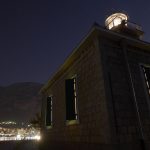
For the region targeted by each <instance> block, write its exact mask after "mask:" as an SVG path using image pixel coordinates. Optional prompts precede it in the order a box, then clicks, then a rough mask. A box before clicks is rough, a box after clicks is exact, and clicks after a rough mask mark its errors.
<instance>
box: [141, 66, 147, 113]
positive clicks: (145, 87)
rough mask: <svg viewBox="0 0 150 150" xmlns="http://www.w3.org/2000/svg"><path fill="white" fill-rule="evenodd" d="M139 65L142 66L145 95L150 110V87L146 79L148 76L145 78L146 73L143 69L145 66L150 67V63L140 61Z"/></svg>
mask: <svg viewBox="0 0 150 150" xmlns="http://www.w3.org/2000/svg"><path fill="white" fill-rule="evenodd" d="M139 66H140V73H141V77H142V83H143V87H144V93H145V96H146V101H147V104H148V109H149V111H150V91H149V90H150V88H149V89H148V86H147V83H146V82H147V81H146V78H145V73H144V70H143V67H147V68H149V69H150V65H147V64H143V63H140V64H139Z"/></svg>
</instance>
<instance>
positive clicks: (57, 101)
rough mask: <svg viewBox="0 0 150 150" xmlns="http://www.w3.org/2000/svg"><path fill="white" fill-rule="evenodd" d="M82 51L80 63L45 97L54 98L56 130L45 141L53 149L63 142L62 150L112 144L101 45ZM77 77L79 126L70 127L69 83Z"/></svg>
mask: <svg viewBox="0 0 150 150" xmlns="http://www.w3.org/2000/svg"><path fill="white" fill-rule="evenodd" d="M78 51H79V55H78V57H77V59H76V61H74V62H73V63H72V64H70V66H69V67H68V68H67V69H66V70H65V71H64V73H63V74H62V75H61V76H60V77H59V78H58V79H57V80H56V81H55V82H54V83H53V84H52V85H51V86H50V87H49V88H48V89H47V91H46V93H45V94H46V95H47V96H48V95H53V126H52V128H51V129H45V130H44V131H43V137H44V138H45V140H46V139H48V141H53V142H52V144H51V145H53V143H59V142H60V143H61V145H62V146H63V144H65V143H67V145H69V143H70V145H72V143H76V145H84V146H85V145H86V146H87V145H88V144H94V143H95V144H96V143H97V144H98V143H99V144H102V145H103V144H108V143H110V141H111V139H110V138H111V136H110V126H109V122H108V113H107V108H106V100H105V90H104V80H103V74H102V66H101V63H100V51H99V47H98V41H97V40H93V41H91V42H90V43H88V45H86V46H84V47H82V48H81V49H79V50H78ZM74 75H77V88H78V89H77V99H78V110H79V123H78V124H74V125H66V120H65V118H66V116H65V115H66V112H65V110H66V108H65V80H66V79H68V78H71V77H72V76H74ZM62 143H63V144H62ZM54 145H55V146H56V145H58V144H54ZM73 145H74V144H73ZM84 146H83V147H84ZM81 147H82V146H81Z"/></svg>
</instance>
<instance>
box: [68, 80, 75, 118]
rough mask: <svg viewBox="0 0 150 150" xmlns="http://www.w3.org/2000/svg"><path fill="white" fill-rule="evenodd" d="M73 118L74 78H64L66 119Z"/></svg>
mask: <svg viewBox="0 0 150 150" xmlns="http://www.w3.org/2000/svg"><path fill="white" fill-rule="evenodd" d="M75 118H76V115H75V96H74V79H68V80H66V120H74V119H75Z"/></svg>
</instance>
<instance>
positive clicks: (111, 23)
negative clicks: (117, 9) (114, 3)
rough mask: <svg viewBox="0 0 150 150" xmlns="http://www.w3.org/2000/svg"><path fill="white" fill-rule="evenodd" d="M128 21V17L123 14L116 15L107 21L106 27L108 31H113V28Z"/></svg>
mask: <svg viewBox="0 0 150 150" xmlns="http://www.w3.org/2000/svg"><path fill="white" fill-rule="evenodd" d="M127 19H128V17H127V15H125V14H123V13H115V14H112V15H111V16H109V17H108V18H107V19H106V21H105V25H106V27H107V28H108V29H112V28H113V27H116V26H118V25H120V24H121V23H122V21H123V20H127Z"/></svg>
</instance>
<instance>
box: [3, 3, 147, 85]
mask: <svg viewBox="0 0 150 150" xmlns="http://www.w3.org/2000/svg"><path fill="white" fill-rule="evenodd" d="M149 7H150V1H149V0H35V1H34V0H29V1H28V0H3V2H2V1H1V2H0V85H1V86H5V85H9V84H12V83H15V82H28V81H29V82H30V81H32V82H42V83H45V82H46V81H47V80H48V79H49V77H50V76H51V75H52V74H53V73H54V72H55V71H56V70H57V69H58V67H59V66H60V65H61V64H62V63H63V62H64V60H65V58H66V57H67V56H68V55H69V54H70V53H71V52H72V50H73V49H74V48H75V47H76V46H77V44H78V43H79V42H80V41H81V39H82V38H83V37H84V36H85V35H86V34H87V32H88V31H89V29H90V27H91V26H92V24H93V23H94V22H95V21H96V22H98V23H99V24H100V25H104V20H105V18H106V16H107V15H109V14H111V12H113V11H125V12H126V13H127V14H128V15H129V16H130V20H131V21H133V22H136V23H137V24H140V25H141V26H142V28H143V30H144V32H145V36H144V40H146V41H150V28H149V27H150V8H149Z"/></svg>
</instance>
